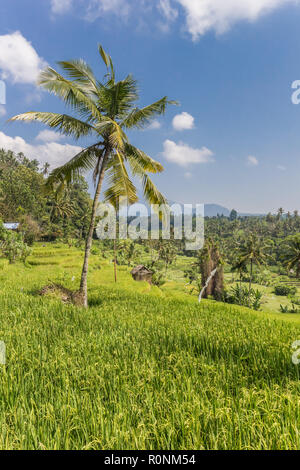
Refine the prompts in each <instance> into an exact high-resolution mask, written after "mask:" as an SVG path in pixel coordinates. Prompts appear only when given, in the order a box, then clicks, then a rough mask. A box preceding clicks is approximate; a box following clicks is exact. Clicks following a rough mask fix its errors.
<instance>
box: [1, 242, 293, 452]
mask: <svg viewBox="0 0 300 470" xmlns="http://www.w3.org/2000/svg"><path fill="white" fill-rule="evenodd" d="M81 257H82V253H81V252H79V251H78V250H76V249H75V248H70V249H69V248H67V247H66V246H63V245H48V247H40V248H36V249H35V252H34V255H33V256H32V257H31V258H30V260H29V261H30V263H31V267H24V266H23V265H21V264H16V265H14V266H8V265H7V264H6V263H3V264H2V270H1V271H0V281H1V282H0V305H1V310H0V325H1V327H0V328H1V335H0V336H1V339H2V340H4V341H5V343H6V349H7V365H6V366H1V368H2V371H1V372H2V373H1V376H0V396H1V400H0V406H1V415H0V416H1V434H0V448H2V449H12V448H14V449H44V448H47V449H297V448H299V446H300V436H299V430H298V429H299V422H300V415H299V402H298V397H299V375H298V369H297V367H295V366H294V365H293V364H292V361H291V349H290V347H291V344H292V342H293V341H295V340H297V339H299V338H300V324H299V321H298V320H295V321H294V322H290V321H289V320H288V319H287V318H288V317H285V316H281V317H280V316H279V315H277V316H274V317H273V316H272V315H269V314H265V313H262V312H259V313H255V312H252V311H250V310H248V309H243V308H239V307H233V306H228V305H224V304H217V303H214V302H210V301H205V302H203V304H201V306H199V305H198V303H197V301H196V299H194V298H192V297H191V296H188V295H183V294H182V293H180V291H179V290H178V291H177V293H176V285H175V283H174V287H173V291H172V292H171V291H170V292H169V293H168V291H165V292H163V291H161V290H160V289H158V288H150V286H149V285H148V284H146V283H136V282H134V281H133V280H132V279H131V277H130V275H129V273H128V271H129V269H128V268H127V267H126V266H122V267H120V268H119V270H118V271H119V282H118V284H117V285H115V284H114V283H113V282H112V280H113V275H112V265H111V263H110V261H109V260H99V256H96V255H94V256H92V260H91V275H90V281H91V285H90V292H89V295H90V305H91V307H90V309H89V310H88V311H85V310H82V309H80V308H76V307H74V306H71V305H68V304H63V303H62V302H61V301H60V300H59V299H57V298H55V297H51V296H49V297H41V296H39V295H38V294H37V292H38V290H39V289H41V287H42V286H44V285H45V284H48V283H49V281H50V280H51V281H54V282H60V283H63V284H64V285H65V286H67V287H73V288H75V287H76V286H77V284H78V274H79V266H80V262H81ZM74 276H75V279H74ZM277 318H284V319H285V320H278V319H277ZM241 424H243V426H241Z"/></svg>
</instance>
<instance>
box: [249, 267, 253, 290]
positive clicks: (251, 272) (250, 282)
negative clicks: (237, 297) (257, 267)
mask: <svg viewBox="0 0 300 470" xmlns="http://www.w3.org/2000/svg"><path fill="white" fill-rule="evenodd" d="M252 275H253V261H252V259H251V261H250V281H249V293H250V290H251V286H252Z"/></svg>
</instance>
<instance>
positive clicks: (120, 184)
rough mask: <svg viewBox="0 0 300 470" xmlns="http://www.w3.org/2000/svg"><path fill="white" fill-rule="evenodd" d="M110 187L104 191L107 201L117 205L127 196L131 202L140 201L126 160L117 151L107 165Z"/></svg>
mask: <svg viewBox="0 0 300 470" xmlns="http://www.w3.org/2000/svg"><path fill="white" fill-rule="evenodd" d="M106 169H107V175H108V189H107V190H106V191H105V193H104V198H105V201H106V202H109V203H110V204H112V205H113V206H114V207H117V205H118V201H119V200H120V198H126V200H127V201H128V203H129V204H134V203H135V202H137V201H138V196H137V194H136V187H135V186H134V184H133V183H132V181H131V180H130V178H129V176H128V173H127V170H126V167H125V164H124V160H123V158H122V156H121V155H120V153H119V152H118V151H117V152H116V153H115V155H114V156H113V157H112V158H111V159H110V161H109V163H108V165H107V168H106Z"/></svg>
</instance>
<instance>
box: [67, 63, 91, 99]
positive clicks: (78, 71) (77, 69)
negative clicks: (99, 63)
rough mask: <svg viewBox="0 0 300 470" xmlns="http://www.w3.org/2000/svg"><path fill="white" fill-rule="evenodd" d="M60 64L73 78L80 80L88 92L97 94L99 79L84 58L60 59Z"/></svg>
mask: <svg viewBox="0 0 300 470" xmlns="http://www.w3.org/2000/svg"><path fill="white" fill-rule="evenodd" d="M58 64H59V65H60V67H61V68H62V69H63V70H65V72H67V75H68V76H69V77H70V78H71V79H72V80H76V81H77V82H79V83H80V86H81V87H82V88H83V89H84V90H85V91H86V92H87V93H93V94H96V95H97V93H98V88H97V80H96V78H95V75H94V73H93V71H92V69H91V67H90V66H89V65H88V64H87V63H86V62H85V61H84V60H82V59H79V60H70V61H60V62H58Z"/></svg>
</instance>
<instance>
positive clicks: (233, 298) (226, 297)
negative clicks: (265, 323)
mask: <svg viewBox="0 0 300 470" xmlns="http://www.w3.org/2000/svg"><path fill="white" fill-rule="evenodd" d="M262 296H263V294H262V292H260V291H259V290H254V289H250V290H249V289H248V287H246V286H240V285H239V284H236V286H235V287H232V288H231V289H230V291H223V294H222V300H223V302H226V303H229V304H236V305H241V306H243V307H249V308H252V309H253V310H259V309H260V307H261V303H262V302H261V300H262Z"/></svg>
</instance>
